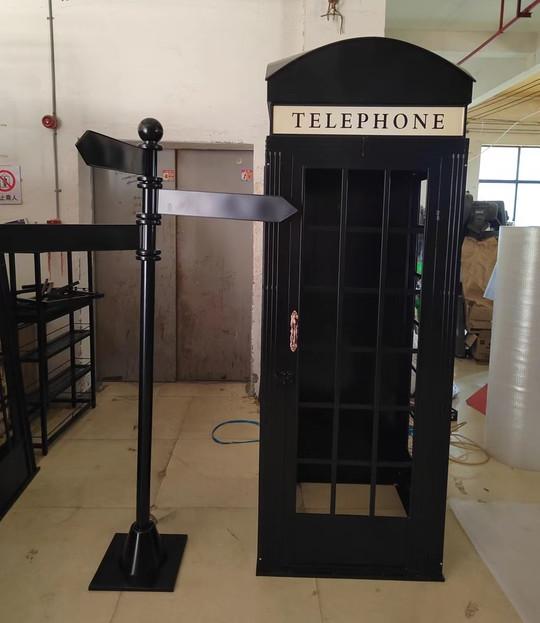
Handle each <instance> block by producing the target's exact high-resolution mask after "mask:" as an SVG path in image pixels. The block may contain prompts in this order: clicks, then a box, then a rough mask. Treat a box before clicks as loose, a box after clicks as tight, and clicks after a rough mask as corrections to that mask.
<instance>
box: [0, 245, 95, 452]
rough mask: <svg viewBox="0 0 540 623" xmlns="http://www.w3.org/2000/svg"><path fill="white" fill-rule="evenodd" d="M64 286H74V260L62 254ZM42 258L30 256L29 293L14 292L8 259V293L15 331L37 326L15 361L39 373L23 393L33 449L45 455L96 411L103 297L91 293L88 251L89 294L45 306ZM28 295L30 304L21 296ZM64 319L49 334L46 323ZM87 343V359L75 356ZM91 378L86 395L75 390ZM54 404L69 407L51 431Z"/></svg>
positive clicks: (12, 261)
mask: <svg viewBox="0 0 540 623" xmlns="http://www.w3.org/2000/svg"><path fill="white" fill-rule="evenodd" d="M65 253H66V257H67V282H68V283H67V285H68V286H69V287H70V288H72V287H73V286H74V279H73V254H72V252H71V251H66V252H65ZM41 255H42V254H41V253H34V254H33V259H34V283H33V284H32V285H31V287H25V288H24V289H17V286H16V284H17V273H16V258H15V256H16V254H15V253H10V254H9V274H10V283H11V284H12V287H11V291H12V295H13V296H14V297H15V314H16V320H17V324H18V327H19V329H22V328H26V327H28V326H30V325H34V326H35V333H36V339H35V340H34V341H33V342H32V343H31V344H30V345H22V346H21V345H20V346H19V357H20V361H21V363H23V364H35V365H37V367H38V381H37V384H35V385H34V386H30V387H29V388H26V404H27V414H28V417H29V418H30V421H31V423H34V422H35V421H36V420H37V418H39V433H38V434H35V432H34V431H33V433H32V441H33V445H34V447H35V448H39V449H40V450H41V451H42V453H43V454H44V455H45V454H47V452H48V448H49V444H50V443H52V442H53V441H54V440H55V439H56V438H57V437H58V436H59V435H60V434H61V433H62V432H63V431H64V430H65V429H66V427H67V426H69V425H70V424H71V423H72V422H73V421H74V420H75V419H76V418H77V417H79V416H80V415H82V414H83V413H84V412H85V411H86V410H87V409H88V408H90V407H92V408H93V407H95V406H96V364H95V328H94V317H95V310H94V301H95V299H96V298H99V297H101V296H102V295H100V294H96V293H94V292H92V289H93V269H92V252H91V251H86V253H85V255H86V268H87V288H86V291H82V290H81V291H79V292H78V293H77V294H75V295H73V296H72V297H68V298H66V299H57V300H48V299H47V298H44V297H43V295H42V286H41V284H42V283H43V279H42V270H41ZM28 293H31V297H30V298H25V297H24V296H23V295H24V294H28ZM84 309H87V310H88V322H86V323H81V322H77V321H76V312H78V311H82V310H84ZM62 318H67V323H66V324H64V325H62V326H61V327H60V328H57V329H55V330H53V331H49V329H48V327H49V323H52V322H54V321H56V320H61V319H62ZM83 340H89V357H87V358H84V359H83V358H82V357H80V356H78V354H77V344H79V343H81V342H83ZM68 350H69V358H68V359H66V360H65V361H62V362H61V363H60V364H59V365H58V366H57V367H55V368H53V369H50V366H49V362H50V361H51V360H52V359H53V358H54V357H56V356H59V355H61V354H62V353H63V352H65V351H68ZM85 377H89V384H88V387H87V389H85V391H80V389H79V388H78V385H79V384H80V383H79V382H80V381H82V380H83V379H84V378H85ZM52 404H62V405H64V404H65V405H67V406H70V407H71V408H69V409H68V411H67V413H65V414H62V416H61V417H60V418H59V421H58V422H56V423H55V424H54V425H53V426H50V421H49V416H50V407H51V405H52Z"/></svg>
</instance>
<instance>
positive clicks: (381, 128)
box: [273, 106, 465, 136]
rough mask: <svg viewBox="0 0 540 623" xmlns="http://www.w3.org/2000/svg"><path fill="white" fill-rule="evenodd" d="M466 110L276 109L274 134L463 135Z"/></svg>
mask: <svg viewBox="0 0 540 623" xmlns="http://www.w3.org/2000/svg"><path fill="white" fill-rule="evenodd" d="M464 128H465V108H461V107H446V106H395V107H394V106H274V110H273V134H307V135H315V134H340V135H351V136H356V135H377V136H393V135H396V136H463V134H464Z"/></svg>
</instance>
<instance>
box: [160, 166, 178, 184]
mask: <svg viewBox="0 0 540 623" xmlns="http://www.w3.org/2000/svg"><path fill="white" fill-rule="evenodd" d="M161 177H162V178H163V181H164V182H174V180H175V179H176V171H175V170H174V169H163V173H162V174H161Z"/></svg>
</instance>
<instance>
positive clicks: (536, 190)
mask: <svg viewBox="0 0 540 623" xmlns="http://www.w3.org/2000/svg"><path fill="white" fill-rule="evenodd" d="M516 225H521V226H526V225H540V184H519V186H518V195H517V203H516Z"/></svg>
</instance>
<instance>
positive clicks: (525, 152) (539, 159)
mask: <svg viewBox="0 0 540 623" xmlns="http://www.w3.org/2000/svg"><path fill="white" fill-rule="evenodd" d="M519 179H520V180H540V147H522V148H521V155H520V157H519Z"/></svg>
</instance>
